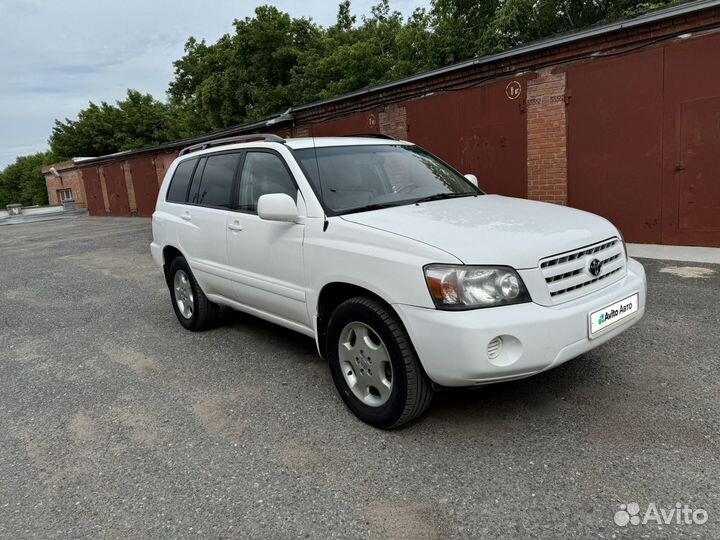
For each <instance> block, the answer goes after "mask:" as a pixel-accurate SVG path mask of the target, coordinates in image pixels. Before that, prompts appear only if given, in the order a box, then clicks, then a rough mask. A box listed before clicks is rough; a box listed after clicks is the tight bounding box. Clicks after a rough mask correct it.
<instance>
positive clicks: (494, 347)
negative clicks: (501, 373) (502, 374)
mask: <svg viewBox="0 0 720 540" xmlns="http://www.w3.org/2000/svg"><path fill="white" fill-rule="evenodd" d="M502 344H503V342H502V338H501V337H496V338H493V339H492V340H491V341H490V343H488V346H487V355H488V358H489V359H490V360H495V359H496V358H497V357H498V356H500V352H501V351H502Z"/></svg>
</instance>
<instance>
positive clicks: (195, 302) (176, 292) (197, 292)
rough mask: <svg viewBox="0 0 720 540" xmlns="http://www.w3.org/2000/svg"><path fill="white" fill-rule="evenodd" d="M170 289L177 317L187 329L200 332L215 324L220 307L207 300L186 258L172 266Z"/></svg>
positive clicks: (173, 262) (180, 258)
mask: <svg viewBox="0 0 720 540" xmlns="http://www.w3.org/2000/svg"><path fill="white" fill-rule="evenodd" d="M168 287H169V288H170V296H171V298H172V304H173V309H174V310H175V315H176V316H177V318H178V321H180V324H182V325H183V326H184V327H185V328H186V329H188V330H192V331H193V332H199V331H201V330H207V329H208V328H211V327H212V326H213V325H214V324H215V322H216V320H217V316H218V313H219V310H220V307H219V306H218V305H217V304H213V303H212V302H210V300H208V299H207V297H206V296H205V293H204V292H203V291H202V289H201V288H200V285H199V284H198V282H197V280H196V279H195V276H194V275H193V273H192V270H190V266H189V265H188V263H187V261H186V260H185V258H184V257H177V258H175V259H174V260H173V261H172V263H171V264H170V270H169V272H168Z"/></svg>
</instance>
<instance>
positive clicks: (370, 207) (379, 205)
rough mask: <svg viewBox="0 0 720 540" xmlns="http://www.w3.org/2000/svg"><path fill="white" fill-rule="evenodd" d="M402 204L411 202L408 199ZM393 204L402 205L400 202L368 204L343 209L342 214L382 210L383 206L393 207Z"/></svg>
mask: <svg viewBox="0 0 720 540" xmlns="http://www.w3.org/2000/svg"><path fill="white" fill-rule="evenodd" d="M402 204H410V203H409V202H407V201H404V202H403V203H402ZM393 206H400V205H399V204H391V203H375V204H368V205H367V206H360V207H358V208H351V209H350V210H341V215H345V214H355V213H356V212H365V211H369V210H381V209H383V208H392V207H393Z"/></svg>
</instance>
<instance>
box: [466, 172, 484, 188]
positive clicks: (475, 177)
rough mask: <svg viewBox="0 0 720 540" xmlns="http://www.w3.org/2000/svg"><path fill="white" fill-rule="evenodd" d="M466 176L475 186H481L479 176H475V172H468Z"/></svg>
mask: <svg viewBox="0 0 720 540" xmlns="http://www.w3.org/2000/svg"><path fill="white" fill-rule="evenodd" d="M465 178H467V179H468V180H470V183H471V184H472V185H473V186H475V187H480V186H478V179H477V176H475V175H474V174H466V175H465Z"/></svg>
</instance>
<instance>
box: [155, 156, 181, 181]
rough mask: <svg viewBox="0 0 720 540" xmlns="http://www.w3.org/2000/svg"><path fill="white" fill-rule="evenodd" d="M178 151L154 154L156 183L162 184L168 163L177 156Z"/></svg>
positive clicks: (168, 166)
mask: <svg viewBox="0 0 720 540" xmlns="http://www.w3.org/2000/svg"><path fill="white" fill-rule="evenodd" d="M178 153H179V151H175V152H163V153H160V154H156V155H155V170H156V171H157V183H158V186H159V185H161V184H162V181H163V179H164V178H165V173H166V172H167V170H168V169H169V168H170V165H171V164H172V162H173V161H174V160H175V158H176V157H178Z"/></svg>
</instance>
